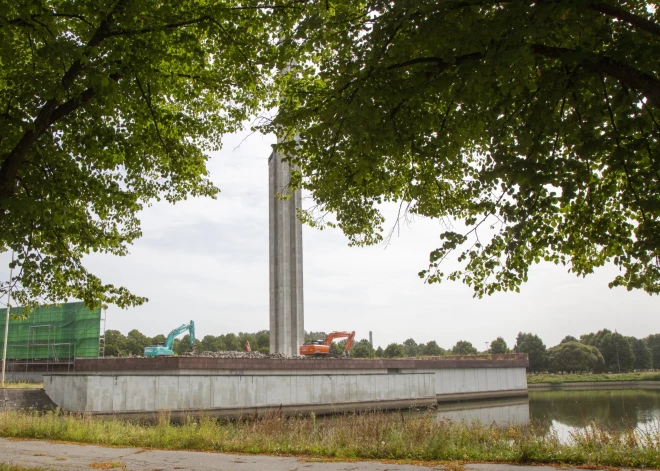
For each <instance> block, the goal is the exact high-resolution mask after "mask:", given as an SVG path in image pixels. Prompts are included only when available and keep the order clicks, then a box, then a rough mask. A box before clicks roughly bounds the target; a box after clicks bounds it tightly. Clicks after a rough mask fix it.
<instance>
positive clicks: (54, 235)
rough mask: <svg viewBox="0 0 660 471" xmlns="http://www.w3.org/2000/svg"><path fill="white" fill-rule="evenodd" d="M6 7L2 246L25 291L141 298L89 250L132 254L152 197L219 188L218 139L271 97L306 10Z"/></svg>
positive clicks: (2, 27)
mask: <svg viewBox="0 0 660 471" xmlns="http://www.w3.org/2000/svg"><path fill="white" fill-rule="evenodd" d="M266 3H267V4H268V7H266V6H265V4H266ZM273 4H276V5H278V6H280V7H281V8H272V6H271V5H273ZM1 10H2V13H1V14H0V43H1V44H2V48H0V64H2V66H1V67H0V109H1V110H2V112H1V113H2V114H1V115H0V136H2V138H1V139H0V234H2V236H1V237H0V251H7V250H10V249H13V250H15V251H16V254H17V259H16V262H15V263H14V266H15V268H16V269H15V270H14V273H15V277H14V279H13V280H12V281H13V282H17V283H18V285H17V287H16V289H15V290H14V292H13V296H14V297H15V299H16V300H17V302H18V303H20V304H24V305H28V304H30V303H37V302H45V301H53V302H58V301H61V300H66V299H67V298H77V299H81V300H84V301H85V303H86V304H87V305H88V306H96V305H98V304H99V303H114V304H117V305H118V306H121V307H127V306H133V305H137V304H141V303H143V302H144V301H145V300H146V299H145V298H143V297H140V296H137V295H134V294H132V293H131V292H129V291H128V290H127V289H126V288H123V287H117V286H114V285H112V284H105V283H104V282H102V281H101V280H100V279H99V278H98V277H97V276H95V275H93V274H92V273H90V272H89V271H88V270H87V269H86V268H85V266H84V264H83V258H84V257H85V256H86V255H88V254H90V253H92V252H101V253H110V254H113V255H119V256H121V255H125V254H126V253H127V251H128V246H129V245H130V244H131V243H132V242H133V241H134V240H135V239H136V238H138V237H139V236H140V235H141V231H140V221H139V219H138V213H139V212H140V211H141V210H142V209H143V208H145V207H146V206H148V205H150V204H151V202H153V201H157V200H161V199H165V200H167V201H169V202H172V203H174V202H177V201H181V200H183V199H186V198H188V197H215V196H216V195H217V194H218V189H217V188H215V187H214V186H213V184H212V183H211V181H210V179H209V178H208V171H207V168H206V163H207V159H208V157H207V154H206V152H208V151H211V150H216V149H218V148H219V147H220V144H221V138H222V136H223V134H225V133H227V132H233V131H235V130H237V129H238V128H239V127H240V126H241V123H242V122H243V121H244V120H245V119H246V118H248V117H249V116H250V114H251V113H253V112H254V111H256V110H257V109H258V108H259V107H260V106H261V104H262V103H263V101H264V100H265V99H266V98H267V97H268V95H269V93H270V92H269V88H270V85H269V80H270V79H269V74H270V72H271V70H273V67H272V66H273V65H275V63H274V61H275V59H276V55H278V54H280V53H284V50H277V49H276V48H275V44H274V43H275V41H273V38H276V37H282V35H283V34H285V33H287V32H289V31H290V28H291V26H292V22H294V21H296V20H297V15H298V14H299V13H300V10H299V9H295V8H288V7H287V5H286V4H285V3H284V2H280V1H279V0H275V1H274V2H261V1H260V0H246V1H245V2H237V1H233V0H218V1H206V0H181V1H176V2H168V1H162V0H117V1H111V2H99V1H91V0H71V1H62V0H16V1H11V2H3V4H2V7H1ZM8 286H9V283H8V282H5V283H3V284H2V285H1V286H0V293H1V294H5V293H6V291H7V289H8Z"/></svg>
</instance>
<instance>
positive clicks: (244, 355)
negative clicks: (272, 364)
mask: <svg viewBox="0 0 660 471" xmlns="http://www.w3.org/2000/svg"><path fill="white" fill-rule="evenodd" d="M185 355H186V356H191V357H198V358H199V357H201V358H233V359H243V358H252V359H275V360H302V359H304V358H306V357H304V356H300V355H293V356H287V355H284V354H283V353H270V354H264V353H261V352H196V353H186V354H185Z"/></svg>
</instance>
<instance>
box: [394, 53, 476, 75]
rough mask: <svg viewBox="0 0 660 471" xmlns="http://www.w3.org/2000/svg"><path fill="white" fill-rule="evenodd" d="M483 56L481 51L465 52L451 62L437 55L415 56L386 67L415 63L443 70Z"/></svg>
mask: <svg viewBox="0 0 660 471" xmlns="http://www.w3.org/2000/svg"><path fill="white" fill-rule="evenodd" d="M483 58H484V55H483V54H482V53H481V52H473V53H470V54H465V55H463V56H457V57H455V58H454V61H453V62H447V61H445V60H443V59H440V58H439V57H417V58H415V59H410V60H408V61H405V62H401V63H399V64H392V65H389V66H388V67H387V70H395V69H401V68H404V67H410V66H411V65H416V64H435V65H436V66H437V67H438V68H439V69H440V71H444V70H446V69H448V68H449V67H451V66H452V65H461V64H463V63H465V62H469V61H473V60H481V59H483Z"/></svg>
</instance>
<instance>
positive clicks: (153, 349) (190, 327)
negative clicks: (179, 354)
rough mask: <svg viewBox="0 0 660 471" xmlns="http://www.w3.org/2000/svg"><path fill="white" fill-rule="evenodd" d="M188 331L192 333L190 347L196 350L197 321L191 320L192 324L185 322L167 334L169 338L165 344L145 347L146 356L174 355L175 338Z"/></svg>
mask: <svg viewBox="0 0 660 471" xmlns="http://www.w3.org/2000/svg"><path fill="white" fill-rule="evenodd" d="M186 331H188V333H189V334H190V347H191V349H192V350H195V323H194V322H193V321H190V324H183V325H182V326H180V327H177V328H176V329H174V330H173V331H172V332H170V333H169V335H168V336H167V340H165V343H164V344H163V345H151V346H149V347H145V348H144V356H145V357H169V356H172V355H174V352H173V351H172V345H173V344H174V339H175V338H176V337H178V336H179V335H181V334H182V333H184V332H186Z"/></svg>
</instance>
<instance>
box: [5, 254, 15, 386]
mask: <svg viewBox="0 0 660 471" xmlns="http://www.w3.org/2000/svg"><path fill="white" fill-rule="evenodd" d="M13 276H14V251H13V250H12V251H11V265H9V291H8V293H7V315H6V316H5V341H4V343H3V344H2V387H4V386H5V371H6V369H7V334H8V333H9V312H10V311H11V287H12V284H11V279H12V277H13Z"/></svg>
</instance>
